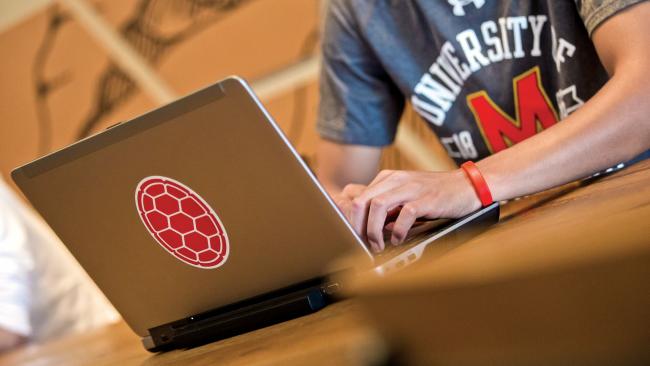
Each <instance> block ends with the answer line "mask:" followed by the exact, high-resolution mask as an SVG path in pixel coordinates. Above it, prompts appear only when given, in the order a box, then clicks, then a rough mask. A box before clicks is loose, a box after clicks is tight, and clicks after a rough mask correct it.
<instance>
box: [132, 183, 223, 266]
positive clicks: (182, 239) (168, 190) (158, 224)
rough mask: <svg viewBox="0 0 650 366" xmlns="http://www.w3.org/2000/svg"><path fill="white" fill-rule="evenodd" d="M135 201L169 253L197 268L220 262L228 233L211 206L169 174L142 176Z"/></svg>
mask: <svg viewBox="0 0 650 366" xmlns="http://www.w3.org/2000/svg"><path fill="white" fill-rule="evenodd" d="M135 203H136V207H137V209H138V214H139V216H140V219H141V220H142V223H143V224H144V226H145V227H146V228H147V231H149V234H151V236H152V237H153V238H154V239H155V240H156V242H158V244H160V246H161V247H163V248H164V249H165V250H166V251H168V252H169V253H170V254H171V255H173V256H174V257H176V258H178V259H179V260H181V261H183V262H185V263H187V264H189V265H191V266H194V267H198V268H204V269H211V268H217V267H220V266H222V265H223V264H224V263H226V260H227V259H228V254H229V252H230V247H229V246H230V244H229V242H228V234H226V230H225V229H224V227H223V224H222V223H221V221H220V220H219V217H218V216H217V214H216V213H215V212H214V210H213V209H212V208H211V207H210V205H208V204H207V203H206V202H205V201H204V200H203V199H202V198H201V196H199V195H198V194H197V193H196V192H194V191H193V190H191V189H190V188H189V187H187V186H186V185H184V184H182V183H180V182H178V181H175V180H173V179H171V178H166V177H159V176H152V177H147V178H144V179H143V180H142V181H140V183H139V184H138V187H137V188H136V190H135Z"/></svg>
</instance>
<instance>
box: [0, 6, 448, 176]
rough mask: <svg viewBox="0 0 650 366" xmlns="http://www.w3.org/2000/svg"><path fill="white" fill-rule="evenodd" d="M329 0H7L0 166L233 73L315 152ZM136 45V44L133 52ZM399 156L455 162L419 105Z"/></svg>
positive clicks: (304, 151) (1, 34) (0, 61)
mask: <svg viewBox="0 0 650 366" xmlns="http://www.w3.org/2000/svg"><path fill="white" fill-rule="evenodd" d="M325 6H326V1H324V0H110V1H109V0H59V1H55V0H3V1H2V2H0V14H1V15H0V54H1V55H2V57H0V82H1V83H0V172H1V173H2V174H3V175H4V176H5V178H7V177H8V174H9V172H10V171H11V169H13V168H14V167H16V166H18V165H21V164H23V163H26V162H28V161H30V160H33V159H35V158H37V157H38V156H41V155H44V154H46V153H48V152H51V151H54V150H57V149H60V148H62V147H64V146H66V145H68V144H70V143H73V142H74V141H76V140H78V139H80V138H83V137H85V136H88V135H89V134H93V133H96V132H98V131H101V130H102V129H104V128H106V127H107V126H110V125H112V124H114V123H117V122H119V121H123V120H128V119H130V118H133V117H135V116H137V115H139V114H141V113H144V112H146V111H147V110H150V109H152V108H155V107H156V106H158V105H161V104H164V103H166V102H168V101H170V100H173V99H174V98H175V97H177V96H181V95H184V94H187V93H189V92H191V91H193V90H196V89H198V88H201V87H204V86H206V85H209V84H211V83H213V82H215V81H217V80H219V79H222V78H224V77H226V76H228V75H232V74H237V75H241V76H242V77H244V78H245V79H247V80H248V81H250V82H252V83H253V88H254V89H255V91H256V92H257V93H258V94H259V96H260V97H261V99H262V100H263V102H264V103H265V105H266V106H267V108H268V109H269V110H270V112H271V114H272V115H273V116H274V118H275V119H276V121H277V122H278V124H279V125H280V126H281V128H282V129H283V130H284V132H285V133H286V134H287V136H288V137H289V139H290V140H291V141H292V143H293V144H294V145H295V146H296V147H297V148H298V150H299V152H300V153H301V155H303V156H304V157H305V158H306V159H307V160H308V162H309V163H312V164H313V163H314V161H313V157H314V149H315V142H316V141H317V137H316V134H315V131H314V124H315V120H316V110H317V103H318V87H317V84H318V80H317V78H318V60H319V47H320V44H319V39H320V25H321V18H322V16H323V14H324V8H325ZM134 55H135V58H134V57H130V56H134ZM383 165H384V167H388V168H402V169H410V168H425V169H448V168H450V167H452V166H453V163H451V161H450V160H449V159H448V158H446V155H445V154H444V151H443V148H442V147H441V146H440V145H439V144H438V143H437V140H436V139H435V136H433V134H432V133H431V132H430V130H429V129H428V127H427V126H426V124H425V123H423V122H421V121H419V119H418V117H417V116H416V114H415V113H413V112H412V111H411V110H410V109H409V110H407V111H406V112H405V114H404V120H403V123H401V126H400V131H399V134H398V140H397V143H396V146H395V147H391V148H389V149H387V151H386V152H385V154H384V159H383Z"/></svg>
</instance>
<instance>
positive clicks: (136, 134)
mask: <svg viewBox="0 0 650 366" xmlns="http://www.w3.org/2000/svg"><path fill="white" fill-rule="evenodd" d="M12 177H13V179H14V181H15V182H16V184H17V185H18V187H20V189H21V190H22V191H23V193H24V194H25V196H26V197H27V198H28V199H29V201H30V202H31V203H32V205H33V206H34V207H35V208H36V210H37V211H38V212H39V213H40V214H41V215H42V217H43V218H44V219H45V221H46V222H47V223H48V224H49V225H50V226H51V227H52V229H53V230H54V231H55V232H56V234H57V235H58V236H59V237H60V239H61V240H62V241H63V243H65V245H66V246H67V248H68V249H69V250H70V252H71V253H72V254H73V255H74V256H75V258H76V259H77V260H78V261H79V263H80V264H81V265H82V267H83V268H84V269H85V270H86V271H87V272H88V274H89V275H90V276H91V278H92V279H93V280H94V281H95V282H96V283H97V285H98V286H99V288H100V289H101V290H102V291H103V292H104V294H105V295H106V297H107V298H108V299H109V300H110V301H111V302H112V303H113V305H114V306H115V308H116V309H117V310H118V311H119V312H120V314H121V315H122V317H123V318H124V320H125V321H126V322H127V323H128V325H129V326H130V327H131V328H132V329H133V331H134V332H135V333H137V334H138V335H139V336H140V337H141V338H142V342H143V345H144V347H145V348H146V349H148V350H150V351H159V350H166V349H172V348H178V347H187V346H191V345H193V344H197V343H205V342H207V341H211V340H215V339H220V338H224V337H228V336H231V335H234V334H239V333H242V332H245V331H248V330H251V329H256V328H259V327H262V326H265V325H269V324H272V323H276V322H279V321H283V320H285V319H289V318H292V317H296V316H299V315H302V314H306V313H309V312H312V311H315V310H318V309H320V308H322V307H323V306H325V305H326V304H327V303H328V301H331V300H330V299H331V296H330V295H331V294H332V293H333V292H335V290H336V289H337V288H338V284H337V283H332V282H328V281H330V280H328V278H329V277H328V275H329V274H331V273H332V272H336V271H339V270H345V268H335V267H333V266H332V265H331V263H336V262H337V261H335V259H337V258H339V257H341V256H344V255H349V254H352V255H355V256H357V257H360V258H363V261H365V262H366V264H367V265H368V266H370V267H369V268H373V269H374V270H375V271H376V272H377V273H378V274H386V273H389V272H392V271H394V270H397V269H399V268H402V267H404V266H406V265H407V264H409V263H412V262H414V261H416V260H417V259H419V258H420V257H421V255H422V254H423V252H424V250H425V248H426V247H427V246H428V245H429V244H431V243H434V242H438V240H439V239H441V238H443V237H450V236H452V235H458V234H459V233H461V232H463V231H464V229H467V228H470V227H471V228H476V227H478V226H481V225H483V224H490V223H493V222H496V221H497V220H498V215H499V207H498V204H496V203H495V204H493V205H491V206H489V207H486V208H483V209H481V210H479V211H477V212H474V213H472V214H470V215H468V216H466V217H463V218H461V219H458V220H451V221H448V220H447V221H435V222H430V223H424V224H423V225H422V226H421V227H420V231H418V230H414V235H413V236H414V238H413V239H412V240H409V241H408V244H407V245H404V246H401V247H396V248H394V249H393V250H394V251H395V252H393V253H387V254H384V256H383V258H381V259H379V258H375V256H373V254H372V253H371V252H370V251H369V250H368V249H367V247H366V246H365V245H364V243H363V241H362V240H361V239H360V238H359V237H358V236H357V235H356V234H355V232H354V231H353V230H352V228H351V227H350V226H349V224H348V223H347V221H346V220H345V218H344V216H343V215H342V214H341V212H340V211H339V210H338V209H337V208H336V205H335V204H334V203H333V201H332V200H331V198H330V197H329V196H328V195H327V194H326V192H325V191H324V189H323V187H322V186H321V185H320V184H319V182H318V181H317V180H316V178H315V176H314V175H313V174H312V172H311V171H310V170H309V168H308V167H307V165H306V164H305V163H304V162H303V160H302V159H301V158H300V156H299V155H298V154H297V153H296V151H295V150H294V148H293V147H292V146H291V144H290V143H289V141H288V140H287V138H286V137H285V136H284V135H283V133H282V131H281V130H280V129H279V128H278V126H277V125H276V124H275V123H274V122H273V119H272V118H271V116H270V115H269V114H268V112H267V111H266V110H265V109H264V107H263V106H262V104H261V103H260V101H259V100H258V99H257V98H256V97H255V95H254V94H253V92H252V90H251V89H250V87H249V86H248V85H247V84H246V82H245V81H243V80H242V79H240V78H237V77H230V78H227V79H225V80H223V81H221V82H218V83H216V84H214V85H211V86H209V87H207V88H205V89H202V90H199V91H197V92H195V93H193V94H190V95H188V96H186V97H183V98H181V99H179V100H177V101H175V102H173V103H171V104H168V105H166V106H163V107H161V108H158V109H156V110H153V111H150V112H148V113H146V114H144V115H141V116H139V117H137V118H134V119H133V120H130V121H128V122H124V123H120V124H118V125H115V126H112V127H109V128H108V129H107V130H105V131H103V132H101V133H98V134H96V135H94V136H91V137H88V138H86V139H84V140H81V141H79V142H77V143H75V144H73V145H70V146H68V147H66V148H63V149H62V150H59V151H56V152H54V153H52V154H50V155H47V156H45V157H42V158H40V159H38V160H36V161H33V162H31V163H29V164H27V165H24V166H22V167H19V168H17V169H15V170H14V171H13V172H12ZM423 229H426V230H423ZM341 267H343V265H341Z"/></svg>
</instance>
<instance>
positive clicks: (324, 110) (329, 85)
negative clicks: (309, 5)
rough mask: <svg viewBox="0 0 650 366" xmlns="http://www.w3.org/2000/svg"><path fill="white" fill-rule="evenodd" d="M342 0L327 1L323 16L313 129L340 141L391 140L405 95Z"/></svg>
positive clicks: (374, 143) (376, 142)
mask: <svg viewBox="0 0 650 366" xmlns="http://www.w3.org/2000/svg"><path fill="white" fill-rule="evenodd" d="M358 30H359V28H358V24H357V23H356V21H355V20H354V16H353V14H352V11H351V9H350V7H349V6H348V5H347V4H346V2H345V1H337V0H333V1H330V5H329V8H328V11H327V15H326V18H325V29H324V37H323V63H322V68H321V77H320V105H319V110H318V122H317V126H316V127H317V130H318V132H319V134H320V135H321V136H322V137H323V138H326V139H329V140H333V141H336V142H340V143H344V144H355V145H367V146H385V145H388V144H390V143H392V142H393V140H394V138H395V132H396V130H397V123H398V121H399V119H400V116H401V114H402V111H403V110H404V96H403V95H402V93H401V92H400V91H399V89H398V88H397V87H396V86H395V84H394V83H393V82H392V80H391V78H390V77H389V76H388V75H387V74H386V71H385V70H384V68H383V67H382V65H381V64H380V63H379V61H378V60H377V58H376V57H375V55H374V53H373V51H372V50H371V49H370V47H369V46H368V44H367V43H366V42H365V41H364V40H363V37H362V36H361V34H360V32H359V31H358Z"/></svg>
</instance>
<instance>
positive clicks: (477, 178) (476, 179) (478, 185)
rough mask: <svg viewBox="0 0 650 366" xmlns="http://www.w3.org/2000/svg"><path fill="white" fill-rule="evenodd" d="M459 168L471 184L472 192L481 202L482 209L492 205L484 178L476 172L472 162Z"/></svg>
mask: <svg viewBox="0 0 650 366" xmlns="http://www.w3.org/2000/svg"><path fill="white" fill-rule="evenodd" d="M460 167H461V168H462V169H463V170H464V171H465V174H467V177H468V178H469V180H470V181H471V182H472V186H474V191H476V195H477V196H478V199H479V200H481V204H482V205H483V207H485V206H489V205H490V204H492V202H494V200H493V199H492V193H490V188H489V187H488V185H487V182H486V181H485V178H483V174H481V171H480V170H478V167H477V166H476V164H474V162H472V161H466V162H465V163H463V164H462V165H461V166H460Z"/></svg>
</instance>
